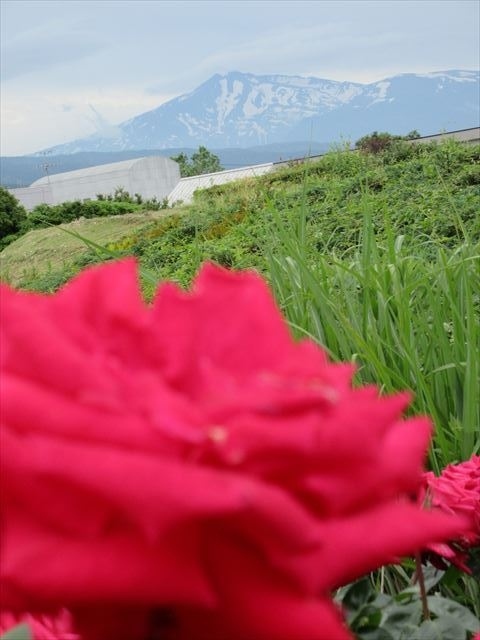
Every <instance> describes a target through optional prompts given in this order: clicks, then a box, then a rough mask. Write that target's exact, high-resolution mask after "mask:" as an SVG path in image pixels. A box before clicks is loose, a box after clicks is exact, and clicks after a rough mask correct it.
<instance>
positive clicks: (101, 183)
mask: <svg viewBox="0 0 480 640" xmlns="http://www.w3.org/2000/svg"><path fill="white" fill-rule="evenodd" d="M179 180H180V169H179V166H178V164H177V163H176V162H175V161H174V160H171V159H170V158H165V157H163V156H150V157H146V158H135V159H133V160H124V161H122V162H114V163H112V164H103V165H98V166H95V167H87V168H86V169H77V170H76V171H67V172H66V173H55V174H52V175H49V176H44V177H43V178H40V179H39V180H35V182H33V183H32V184H31V185H30V186H29V187H24V188H21V189H10V191H11V193H12V194H13V195H14V196H15V197H16V198H17V199H18V200H19V202H20V203H21V204H23V206H24V207H25V208H26V209H27V210H30V209H33V208H34V207H35V206H36V205H37V204H42V203H45V204H60V203H62V202H68V201H72V200H87V199H90V200H95V199H96V197H97V195H98V194H102V195H109V194H113V193H114V192H115V189H117V188H119V187H122V188H123V189H124V190H125V191H128V193H129V194H130V195H132V196H133V195H134V194H135V193H138V194H140V195H141V196H142V198H143V199H144V200H150V199H151V198H154V197H155V198H157V200H163V198H166V197H168V195H169V194H170V192H171V191H172V189H173V188H174V187H175V185H176V184H177V183H178V182H179Z"/></svg>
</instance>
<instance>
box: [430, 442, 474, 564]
mask: <svg viewBox="0 0 480 640" xmlns="http://www.w3.org/2000/svg"><path fill="white" fill-rule="evenodd" d="M421 495H422V500H423V502H424V503H425V504H426V506H428V507H435V508H437V509H440V510H441V511H443V512H445V513H449V514H453V515H461V516H463V517H464V518H465V519H466V520H468V522H469V523H470V524H469V527H468V529H466V530H465V531H464V532H463V534H462V535H461V537H459V538H458V539H457V540H454V541H453V542H451V543H450V544H431V545H429V546H428V548H429V549H430V550H431V551H433V552H434V553H435V554H437V555H438V556H441V557H443V558H446V559H447V560H449V561H450V562H452V563H453V564H455V565H456V566H457V567H458V568H460V569H462V570H463V571H466V572H467V573H471V572H470V569H469V568H468V566H467V565H466V564H465V563H466V560H467V556H468V553H467V550H468V549H470V548H471V547H476V546H478V545H480V456H476V455H474V456H472V457H471V458H470V460H467V461H466V462H462V463H460V464H450V465H448V467H446V468H445V469H444V470H443V472H442V473H441V475H440V476H438V477H437V476H435V475H434V474H433V473H432V472H431V471H430V472H428V473H425V474H424V488H423V490H422V492H421ZM438 560H439V559H438V558H437V564H439V566H442V562H441V560H440V562H438Z"/></svg>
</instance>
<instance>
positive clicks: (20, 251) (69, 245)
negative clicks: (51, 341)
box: [0, 211, 165, 286]
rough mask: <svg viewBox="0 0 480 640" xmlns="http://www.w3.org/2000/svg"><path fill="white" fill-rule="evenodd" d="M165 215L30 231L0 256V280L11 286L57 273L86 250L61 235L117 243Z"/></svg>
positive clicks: (113, 218)
mask: <svg viewBox="0 0 480 640" xmlns="http://www.w3.org/2000/svg"><path fill="white" fill-rule="evenodd" d="M164 215H165V212H164V211H160V212H159V211H155V212H142V213H128V214H125V215H123V216H109V217H105V218H92V219H89V220H86V219H79V220H75V221H74V222H71V223H70V224H65V225H62V226H61V227H51V228H48V229H38V230H34V231H30V232H28V233H27V234H25V235H24V236H22V237H21V238H19V239H18V240H16V241H15V242H13V243H12V244H10V245H9V246H7V247H6V248H5V249H4V250H3V251H2V252H1V253H0V277H1V279H2V280H5V281H7V282H9V283H11V284H13V285H15V286H18V285H21V283H22V282H23V281H24V280H25V279H28V280H32V279H34V278H35V277H37V276H44V275H45V274H46V273H47V272H49V271H53V272H59V271H61V270H63V269H64V268H65V267H66V266H67V265H69V264H70V263H71V262H72V260H73V259H76V258H79V257H80V256H82V255H83V254H85V253H86V252H87V251H88V249H87V247H86V246H85V243H84V242H82V241H81V240H80V239H78V238H75V237H73V236H72V235H69V234H67V233H65V232H64V231H63V230H62V227H64V228H65V229H67V230H70V231H73V232H75V233H78V234H80V235H82V236H84V237H85V238H88V239H89V240H93V241H94V242H97V243H99V244H101V245H106V244H108V243H110V242H115V241H118V240H120V239H121V238H122V237H124V236H125V235H127V234H130V233H132V232H135V231H140V230H141V229H142V228H143V227H145V226H146V225H149V224H150V223H151V222H152V221H154V220H158V218H159V217H162V216H164Z"/></svg>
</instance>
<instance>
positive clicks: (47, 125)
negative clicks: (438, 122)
mask: <svg viewBox="0 0 480 640" xmlns="http://www.w3.org/2000/svg"><path fill="white" fill-rule="evenodd" d="M479 20H480V16H479V3H478V1H477V0H455V1H452V2H450V1H449V0H415V1H409V0H374V1H368V2H367V1H363V0H353V1H350V0H349V1H347V0H334V1H333V2H330V1H326V0H325V1H324V0H312V1H310V2H306V1H302V0H293V1H290V0H271V1H264V0H250V1H249V0H241V1H236V0H218V1H214V2H212V1H209V2H203V1H201V0H194V1H192V2H190V1H182V0H174V1H167V0H149V1H143V0H133V1H130V0H80V1H77V0H68V1H67V0H48V1H47V0H1V43H2V45H1V46H2V48H1V70H2V82H1V149H0V151H1V154H2V155H19V154H25V153H31V152H34V151H38V150H39V149H41V148H44V147H47V146H51V145H54V144H59V143H62V142H67V141H69V140H72V139H74V138H78V137H83V136H86V135H89V134H90V133H93V132H94V131H96V130H101V129H104V128H105V127H108V125H112V124H118V123H120V122H122V121H123V120H126V119H128V118H130V117H132V116H134V115H138V114H139V113H142V112H144V111H148V110H150V109H153V108H155V107H157V106H159V105H160V104H162V103H163V102H165V101H167V100H169V99H171V98H173V97H175V96H177V95H180V94H182V93H187V92H189V91H191V90H193V89H194V88H195V87H197V86H198V85H199V84H201V83H202V82H204V81H205V80H207V79H208V78H209V77H210V76H212V75H213V74H215V73H222V72H227V71H234V70H236V71H244V72H251V73H256V74H262V73H268V74H272V73H279V74H288V75H310V76H316V77H319V78H327V79H332V80H351V81H357V82H373V81H377V80H381V79H383V78H385V77H388V76H390V75H394V74H397V73H407V72H416V73H421V72H428V71H441V70H446V69H478V67H479V66H480V61H479V47H480V44H479V35H478V24H479Z"/></svg>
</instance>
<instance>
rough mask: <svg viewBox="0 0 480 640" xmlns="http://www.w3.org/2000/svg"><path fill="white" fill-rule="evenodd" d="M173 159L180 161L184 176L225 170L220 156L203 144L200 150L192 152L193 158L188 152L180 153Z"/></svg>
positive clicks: (181, 171) (181, 173)
mask: <svg viewBox="0 0 480 640" xmlns="http://www.w3.org/2000/svg"><path fill="white" fill-rule="evenodd" d="M172 160H175V162H178V164H179V167H180V175H181V176H182V178H185V177H187V176H199V175H202V174H204V173H216V172H217V171H223V167H222V166H221V164H220V158H219V157H218V156H216V155H215V154H214V153H212V152H211V151H209V150H208V149H207V148H206V147H202V146H199V147H198V150H197V151H195V153H193V154H192V158H191V159H189V157H188V156H187V154H186V153H179V154H178V156H173V157H172Z"/></svg>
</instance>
